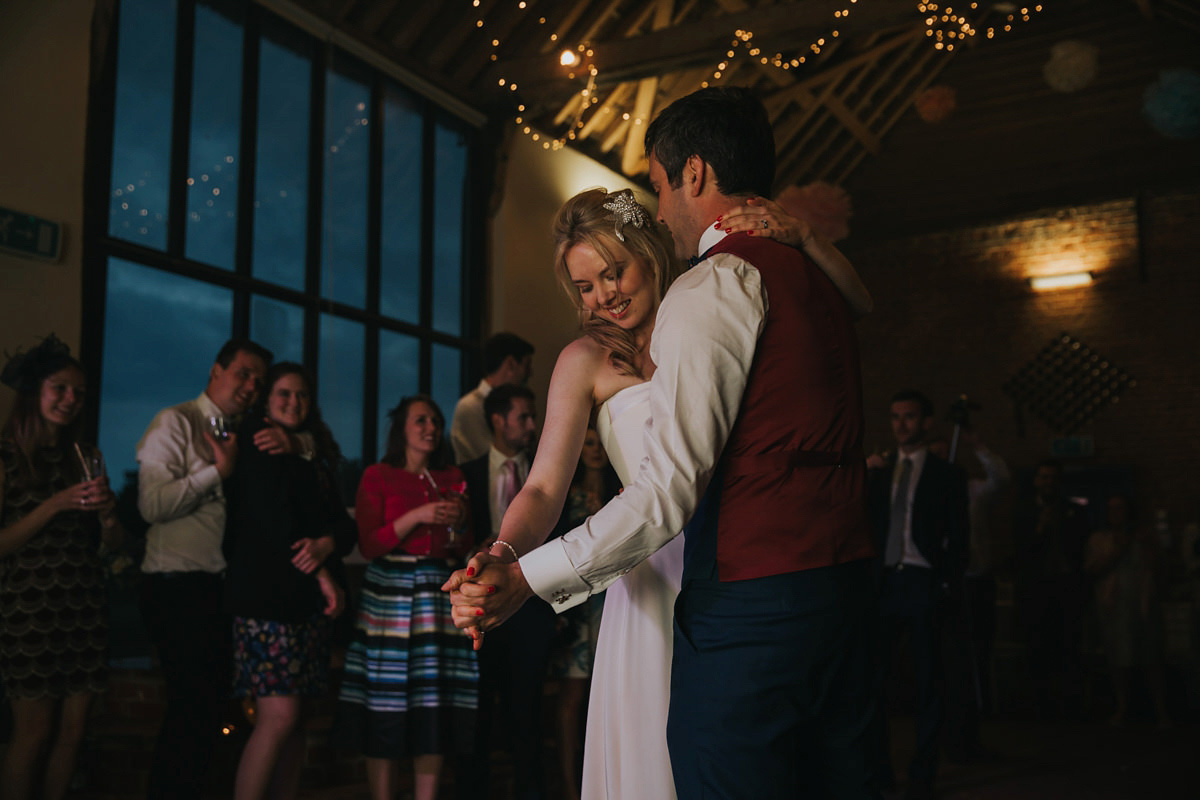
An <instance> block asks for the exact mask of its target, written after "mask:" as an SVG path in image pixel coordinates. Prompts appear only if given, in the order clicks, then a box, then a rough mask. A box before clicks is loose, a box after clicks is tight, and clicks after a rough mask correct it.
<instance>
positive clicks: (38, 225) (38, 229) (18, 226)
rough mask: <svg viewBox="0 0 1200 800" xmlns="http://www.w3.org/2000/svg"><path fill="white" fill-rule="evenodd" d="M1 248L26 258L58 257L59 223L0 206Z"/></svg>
mask: <svg viewBox="0 0 1200 800" xmlns="http://www.w3.org/2000/svg"><path fill="white" fill-rule="evenodd" d="M0 250H3V251H5V252H8V253H15V254H16V255H19V256H25V257H27V258H41V259H44V260H46V261H58V257H59V255H60V254H61V251H62V225H60V224H59V223H57V222H51V221H50V220H48V219H42V218H41V217H35V216H33V215H32V214H23V213H21V212H20V211H13V210H12V209H10V208H4V207H3V206H0Z"/></svg>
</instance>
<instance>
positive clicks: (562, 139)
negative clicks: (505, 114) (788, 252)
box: [471, 0, 1043, 150]
mask: <svg viewBox="0 0 1200 800" xmlns="http://www.w3.org/2000/svg"><path fill="white" fill-rule="evenodd" d="M950 2H953V0H950ZM480 4H481V0H471V6H472V8H473V9H475V10H476V12H477V13H478V9H479V7H480ZM857 4H858V0H846V3H845V5H844V7H842V8H839V9H835V10H834V12H833V19H832V20H831V23H830V28H829V30H828V32H827V33H825V34H823V35H820V36H817V37H816V38H815V39H813V40H812V41H811V42H809V43H808V45H807V47H804V48H802V49H800V50H798V51H796V52H795V53H793V54H792V55H791V56H790V57H789V56H787V55H785V54H784V53H783V52H782V51H777V52H775V53H773V54H771V55H768V54H766V53H764V52H763V50H762V48H760V47H758V46H757V45H756V44H755V42H754V32H753V31H750V30H746V29H741V28H739V29H738V30H736V31H734V34H733V38H732V39H731V40H730V42H729V45H728V47H727V48H726V50H725V52H724V54H723V57H722V58H721V59H720V61H718V62H717V64H716V66H715V68H714V69H713V72H712V77H711V78H709V79H706V80H703V81H701V82H700V86H701V87H702V88H707V87H708V86H710V85H711V84H713V83H715V82H717V81H720V80H721V79H722V78H723V77H726V76H727V75H728V74H729V69H730V66H731V65H732V63H733V61H734V59H736V58H738V57H745V58H750V59H754V60H755V61H757V62H758V63H759V64H760V65H762V66H772V67H775V68H776V69H781V70H784V71H791V70H794V69H798V68H799V67H801V66H804V65H805V64H807V63H809V62H811V61H812V60H813V59H815V58H816V57H817V56H819V55H821V53H822V51H824V50H825V49H827V48H828V47H830V46H832V45H833V44H834V43H835V42H836V41H837V39H838V38H839V37H840V36H841V27H840V26H841V25H843V24H844V23H845V22H846V20H847V19H849V17H850V14H851V11H853V10H854V8H855V7H856V5H857ZM517 8H518V9H519V10H521V11H528V10H529V7H528V3H527V2H526V0H518V2H517ZM1042 8H1043V6H1042V5H1041V4H1036V5H1017V4H1015V3H1009V2H996V3H990V4H986V6H985V7H984V8H982V9H981V7H980V3H979V2H968V3H967V4H966V7H965V9H964V10H962V11H956V10H955V6H953V5H946V6H944V7H943V6H942V5H940V4H939V3H938V2H936V0H917V3H916V10H917V11H918V12H919V13H921V14H922V15H924V18H925V19H924V21H925V27H926V30H925V35H926V37H928V38H929V39H931V40H932V42H933V46H934V48H935V49H937V50H945V51H947V52H953V51H954V49H955V48H956V47H961V46H962V45H963V44H965V43H966V42H967V41H968V40H969V39H972V38H974V37H976V36H977V35H979V32H980V30H981V29H982V30H983V32H984V35H985V36H986V38H988V39H994V38H995V37H996V36H997V35H998V34H1000V33H1007V32H1010V31H1012V29H1013V27H1014V26H1015V25H1018V24H1020V23H1023V22H1029V20H1030V18H1031V17H1033V16H1034V15H1035V14H1038V13H1041V11H1042ZM996 12H999V13H1000V14H1003V15H1004V20H1003V21H1002V22H997V23H996V24H994V25H988V26H986V27H984V26H981V25H980V24H979V20H982V19H984V18H985V17H988V16H990V15H991V14H993V13H996ZM538 24H539V25H545V24H546V18H545V17H539V18H538ZM487 25H488V22H487V19H486V14H482V13H480V15H479V16H477V17H476V20H475V27H477V28H479V29H480V30H483V29H485V28H486V27H487ZM548 42H549V43H550V44H552V45H556V44H559V36H558V34H557V33H551V34H549V36H548ZM490 43H491V47H492V52H491V54H490V60H491V61H492V62H493V63H494V62H497V61H499V57H500V56H499V51H500V48H501V46H502V44H503V42H502V40H501V37H500V36H498V35H494V36H492V37H491V40H490ZM593 54H594V51H593V50H592V47H591V46H590V45H589V44H588V43H586V42H584V43H581V44H578V45H576V46H574V47H567V48H566V49H564V50H563V51H562V54H561V56H560V64H561V65H562V66H563V67H564V68H567V69H568V70H571V71H569V72H568V73H567V77H568V79H570V80H575V79H576V78H577V76H580V75H582V76H586V79H587V80H586V81H585V85H584V86H583V88H582V89H580V90H579V91H578V93H577V98H576V101H575V102H576V107H575V110H574V111H573V112H571V113H570V114H569V116H570V117H571V121H570V124H569V126H568V127H567V130H566V132H565V133H564V134H563V135H561V136H557V137H551V136H547V135H545V134H543V133H539V132H538V131H536V130H534V128H533V127H532V126H531V125H529V124H528V122H527V120H526V118H525V111H526V106H525V104H524V103H518V105H517V115H516V116H515V117H514V122H515V124H516V125H517V126H518V128H520V130H521V132H522V133H523V134H525V135H526V136H529V137H530V138H531V139H532V140H533V141H535V142H541V145H542V147H543V148H544V149H546V150H559V149H561V148H563V147H565V146H566V144H567V143H568V142H570V141H573V140H575V139H576V138H578V135H579V131H580V130H581V129H582V128H583V127H584V126H585V125H586V124H587V120H586V119H585V117H586V115H587V112H588V111H589V110H590V109H591V108H592V107H593V106H595V105H596V104H597V103H598V102H599V101H600V98H599V97H598V96H597V94H596V76H597V75H598V74H599V70H598V69H597V68H596V66H595V64H594V63H593V62H592V60H591V59H592V56H593ZM497 83H498V85H499V86H500V87H501V88H504V89H508V90H509V91H511V92H514V93H515V92H516V91H517V88H518V87H517V83H516V82H515V81H512V80H509V79H508V78H507V77H500V78H498V80H497ZM605 110H606V111H609V110H611V109H608V108H607V107H606V108H605ZM561 116H562V115H560V118H561ZM629 118H630V115H629V114H628V113H624V114H622V119H623V120H628V119H629Z"/></svg>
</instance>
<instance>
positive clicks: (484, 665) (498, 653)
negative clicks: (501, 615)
mask: <svg viewBox="0 0 1200 800" xmlns="http://www.w3.org/2000/svg"><path fill="white" fill-rule="evenodd" d="M483 412H484V417H485V419H486V420H487V424H488V429H489V430H491V432H492V439H491V444H490V445H489V447H488V451H487V452H486V453H484V454H483V455H482V456H480V457H479V458H476V459H472V460H471V461H468V462H466V463H465V464H462V465H461V469H462V473H463V477H464V478H465V480H466V482H467V495H468V496H469V497H470V509H471V524H472V527H473V528H474V530H475V532H476V533H477V535H478V537H479V538H480V539H483V538H484V537H485V536H487V538H489V539H490V538H493V537H495V536H496V534H498V533H499V532H500V524H501V521H502V520H503V519H504V515H505V513H506V512H507V511H508V507H509V504H510V503H512V501H513V499H514V498H516V496H517V494H518V492H520V490H521V487H522V486H523V485H524V484H525V479H526V477H528V475H529V464H530V461H531V459H532V453H531V448H532V446H533V437H534V432H535V430H536V420H537V408H536V405H535V403H534V397H533V392H532V391H530V390H529V389H528V388H527V387H525V386H518V385H516V384H511V383H509V384H503V385H501V386H497V387H496V388H495V390H493V391H492V392H490V393H489V394H488V396H487V397H486V398H485V399H484V401H483ZM553 638H554V612H553V611H551V610H550V608H549V607H548V606H547V605H546V604H545V603H527V604H526V605H525V607H524V608H522V609H521V610H520V611H518V612H517V613H516V614H514V615H513V618H512V620H511V621H510V623H509V624H508V625H506V626H504V628H503V629H502V630H498V631H496V633H495V635H493V636H491V637H489V638H488V646H487V647H485V648H483V649H482V650H480V651H479V720H478V728H477V729H476V735H475V757H474V758H472V759H471V760H470V761H469V762H468V763H467V769H466V770H460V772H459V780H458V781H457V783H459V786H458V790H459V791H458V794H459V797H460V798H464V800H465V795H466V794H469V793H475V792H484V793H486V791H487V787H488V785H489V781H490V777H491V776H490V770H489V765H490V758H489V754H490V753H491V752H492V751H493V750H494V749H497V748H496V747H495V746H494V742H493V737H492V736H491V733H492V711H493V708H494V707H495V706H497V705H498V706H499V709H500V719H501V720H502V721H503V723H504V728H503V731H504V734H505V735H504V740H505V743H506V749H508V750H509V752H511V753H512V765H513V785H514V787H515V788H514V791H513V794H514V796H515V797H517V798H519V800H543V799H544V798H545V796H546V790H545V778H546V770H545V768H544V767H543V766H542V751H543V749H544V746H545V736H544V735H543V733H542V730H543V729H542V696H543V695H544V694H545V684H546V667H547V666H548V664H549V662H550V642H551V640H552V639H553Z"/></svg>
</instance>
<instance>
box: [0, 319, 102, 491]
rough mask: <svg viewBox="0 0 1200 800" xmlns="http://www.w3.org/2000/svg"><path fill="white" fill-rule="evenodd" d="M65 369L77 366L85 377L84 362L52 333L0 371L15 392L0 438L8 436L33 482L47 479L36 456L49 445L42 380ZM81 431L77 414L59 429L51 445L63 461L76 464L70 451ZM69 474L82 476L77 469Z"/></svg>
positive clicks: (18, 354) (2, 378)
mask: <svg viewBox="0 0 1200 800" xmlns="http://www.w3.org/2000/svg"><path fill="white" fill-rule="evenodd" d="M68 368H70V369H77V370H79V372H80V373H81V374H82V375H83V376H84V377H85V378H86V377H87V372H86V371H85V370H84V368H83V365H82V364H80V363H79V361H77V360H76V359H74V358H72V357H71V351H70V348H68V347H67V346H66V345H65V344H63V342H62V341H60V340H59V338H58V337H57V336H55V335H54V334H53V333H52V334H50V335H49V336H47V337H46V338H45V339H43V340H42V341H41V343H40V344H39V345H38V346H37V347H34V348H33V349H31V350H29V351H27V352H19V353H17V354H16V355H15V356H12V357H11V358H10V359H9V360H8V363H7V364H6V365H5V367H4V370H3V373H2V374H0V380H2V381H3V383H4V384H5V385H7V386H10V387H12V388H13V389H14V390H16V393H17V397H16V401H15V402H14V403H13V407H12V411H10V412H9V415H8V420H7V421H6V422H5V423H4V428H3V429H2V430H0V438H4V439H8V440H9V441H11V442H12V443H13V444H14V445H15V446H16V448H17V451H18V453H20V455H21V466H22V468H23V471H24V472H25V474H26V475H27V476H28V477H29V478H30V479H31V480H32V481H33V482H34V483H41V482H42V481H44V480H45V479H46V475H45V474H44V471H43V470H42V469H41V464H40V459H38V457H37V456H38V450H39V449H41V448H42V447H44V446H46V445H48V444H49V441H48V440H49V431H48V430H47V428H46V421H45V420H43V419H42V409H41V401H42V383H43V382H44V381H45V380H46V379H47V378H49V377H50V376H51V375H53V374H55V373H56V372H59V371H61V370H64V369H68ZM82 430H83V414H77V415H76V416H75V419H73V420H71V422H70V424H68V425H66V426H64V427H62V428H60V429H59V431H58V437H57V440H56V441H55V442H54V448H55V449H56V450H59V451H61V453H62V454H63V462H62V463H64V464H71V465H73V464H75V459H74V458H73V457H71V450H72V448H73V447H74V446H75V444H76V443H77V442H78V441H79V437H80V434H81V432H82ZM70 474H72V475H74V476H75V477H82V475H80V474H78V470H76V471H75V472H73V473H70Z"/></svg>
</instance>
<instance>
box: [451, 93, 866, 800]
mask: <svg viewBox="0 0 1200 800" xmlns="http://www.w3.org/2000/svg"><path fill="white" fill-rule="evenodd" d="M646 153H647V155H648V157H649V160H650V181H651V184H652V186H653V188H654V190H655V192H656V193H657V194H658V202H659V207H658V214H659V219H660V221H662V222H663V223H665V224H666V225H667V226H668V227H669V228H670V230H671V233H672V236H673V237H674V239H675V244H676V250H677V253H678V255H680V256H681V257H683V258H689V257H692V256H696V255H697V254H699V256H700V258H699V262H698V263H697V265H696V266H694V267H693V268H692V269H691V270H690V271H688V272H687V273H685V274H684V275H683V276H682V277H680V278H679V279H678V280H677V281H676V282H675V283H674V285H673V286H672V287H671V289H670V291H668V292H667V295H666V297H665V298H664V299H663V301H662V305H661V306H660V308H659V311H658V319H657V322H656V324H655V329H654V335H653V338H652V340H651V345H650V355H651V357H652V359H653V360H654V363H655V364H656V365H657V371H656V372H655V373H654V376H653V378H652V379H651V381H650V404H651V415H652V422H651V423H650V425H649V426H648V427H647V430H646V434H645V436H646V438H645V449H646V458H645V460H644V461H643V462H642V465H641V469H640V471H639V473H638V475H637V478H636V480H634V482H633V483H632V484H630V485H629V486H628V487H626V489H625V491H624V492H623V493H622V494H621V495H620V496H618V497H617V498H616V499H614V500H613V501H612V502H610V503H609V504H608V505H607V506H605V507H604V508H603V509H601V511H600V512H598V513H597V514H596V515H595V516H593V517H591V518H590V519H589V520H588V521H587V522H586V523H585V524H584V525H582V526H581V527H579V528H576V529H575V530H573V531H571V532H569V533H568V534H567V535H565V536H564V537H562V538H561V539H556V540H553V541H550V542H548V543H547V544H545V545H543V546H542V547H540V548H538V549H537V550H534V551H533V552H531V553H528V554H525V555H524V556H523V557H522V558H521V559H520V560H519V561H514V562H511V563H499V562H501V561H502V560H506V559H502V558H501V557H502V556H503V555H504V554H505V546H504V545H503V543H500V544H498V545H497V546H495V547H493V549H492V550H491V555H489V556H483V557H482V559H481V560H480V561H476V562H474V565H473V566H474V567H476V568H477V567H480V566H482V569H481V571H480V572H479V574H478V575H472V577H473V579H474V580H475V581H477V583H461V584H460V583H459V580H461V576H460V577H459V578H458V579H457V580H456V579H452V580H451V582H450V584H448V586H453V587H455V591H454V592H453V597H454V603H455V610H454V613H455V621H456V623H457V624H458V625H459V626H460V627H477V628H478V629H479V630H487V629H488V628H490V627H494V626H495V625H498V624H500V622H502V621H503V620H504V619H505V618H507V616H508V615H510V614H511V613H512V612H513V611H514V610H515V609H516V608H519V607H520V605H521V604H522V603H524V602H525V600H526V599H528V598H529V596H530V595H531V594H537V595H538V596H539V597H541V598H542V599H544V600H546V601H547V602H549V603H551V604H552V605H553V606H554V607H555V608H556V609H557V610H560V611H561V610H563V609H565V608H569V607H571V606H572V605H575V604H577V603H580V602H582V601H583V600H584V599H585V598H586V597H587V596H588V594H590V593H591V592H596V591H600V590H601V589H603V588H604V587H605V586H607V585H608V584H610V583H612V582H613V581H615V580H617V579H618V578H620V577H621V575H623V574H624V573H625V572H627V571H628V570H629V569H631V568H632V567H633V566H635V565H636V564H637V563H639V562H640V561H641V560H642V559H644V558H646V557H647V556H648V555H649V554H651V553H653V552H654V551H655V550H657V549H658V548H659V547H661V546H663V545H664V544H665V543H666V542H667V541H668V540H669V539H670V538H672V536H673V534H674V533H675V532H676V531H680V530H684V532H685V535H686V545H685V552H686V555H685V566H684V575H683V588H682V590H681V592H680V594H679V598H678V601H677V602H676V606H675V645H674V647H675V651H674V661H673V664H672V676H671V709H670V716H669V721H668V726H667V727H668V730H667V738H668V744H669V746H670V752H671V765H672V769H673V772H674V775H675V783H676V788H677V790H678V793H679V796H680V798H682V799H683V800H690V798H700V797H704V798H744V797H754V798H785V797H789V798H790V797H800V796H812V797H845V798H851V797H854V798H859V797H862V798H868V797H872V796H873V793H872V791H871V788H870V785H869V781H870V764H869V763H868V753H869V752H870V747H869V745H870V742H869V741H868V739H869V735H870V730H869V728H870V720H871V716H872V712H873V703H874V695H873V693H872V681H871V672H870V663H869V662H870V655H871V654H870V651H869V642H870V641H871V639H870V633H871V631H870V630H869V628H870V620H871V613H872V602H871V598H872V585H871V580H872V578H871V573H870V566H869V565H870V561H869V557H870V556H871V555H872V552H873V551H872V545H871V537H870V534H869V530H868V526H867V520H866V515H865V507H864V483H865V474H866V467H865V463H864V460H863V455H862V448H861V444H862V428H863V420H862V401H861V382H860V376H859V364H858V346H857V343H856V340H855V336H854V331H853V327H852V322H851V317H850V312H849V310H848V308H847V307H846V304H845V302H844V301H843V300H842V298H841V297H840V295H839V294H838V292H837V290H836V289H835V288H834V286H833V285H832V284H831V283H830V282H829V280H828V279H826V278H825V276H824V275H823V274H822V273H820V272H819V271H818V270H817V268H816V267H815V266H813V265H812V264H811V263H810V262H809V261H807V259H805V258H804V256H803V255H802V254H801V253H800V252H799V251H798V250H795V249H792V248H790V247H787V246H784V245H782V244H779V243H776V242H774V241H772V240H770V239H766V238H763V237H754V236H751V235H749V234H746V233H738V234H733V235H726V234H725V233H724V232H723V231H722V230H721V225H720V219H721V216H722V215H723V214H725V213H727V211H728V210H729V209H731V208H733V207H734V206H736V205H739V204H740V203H742V202H744V200H745V198H747V197H750V196H753V195H762V196H768V195H769V194H770V191H771V185H772V182H773V180H774V162H775V159H774V153H775V145H774V139H773V135H772V131H771V126H770V122H769V121H768V119H767V114H766V111H765V109H764V108H763V106H762V104H761V103H760V102H759V101H758V100H757V99H755V98H754V97H753V96H752V95H750V93H749V92H747V91H746V90H743V89H734V88H728V89H726V88H722V89H704V90H701V91H698V92H696V93H694V94H691V95H689V96H687V97H684V98H682V99H680V100H678V101H676V102H675V103H673V104H672V105H670V106H669V107H668V108H666V109H665V110H664V111H663V112H662V114H660V115H659V117H658V119H656V120H655V121H654V122H653V123H652V124H651V125H650V127H649V129H648V130H647V133H646ZM764 219H765V218H764ZM764 224H765V223H764ZM685 526H686V529H685ZM468 572H469V573H470V572H471V570H469V571H468ZM629 657H630V658H636V657H637V655H636V653H631V654H629Z"/></svg>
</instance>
